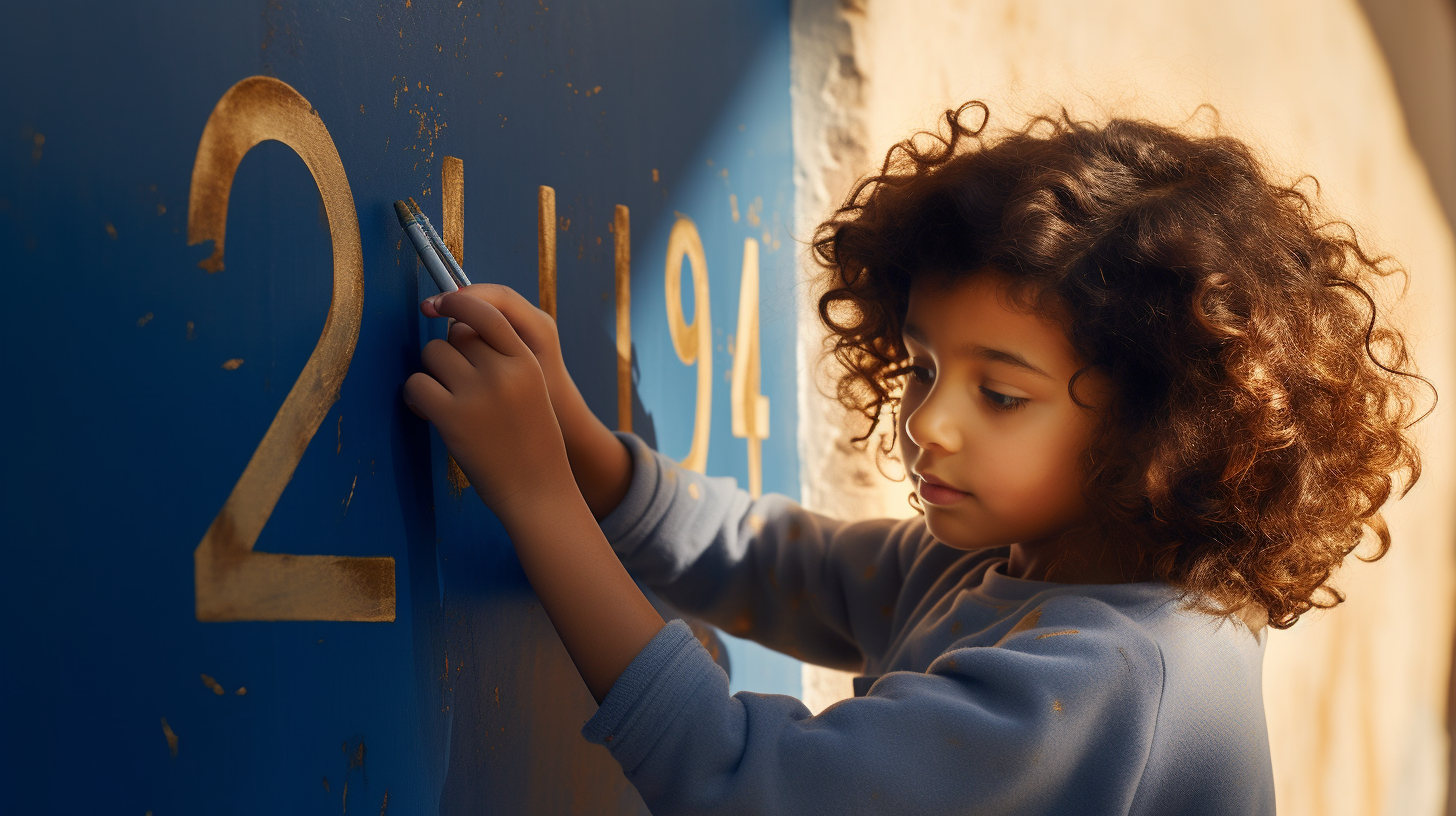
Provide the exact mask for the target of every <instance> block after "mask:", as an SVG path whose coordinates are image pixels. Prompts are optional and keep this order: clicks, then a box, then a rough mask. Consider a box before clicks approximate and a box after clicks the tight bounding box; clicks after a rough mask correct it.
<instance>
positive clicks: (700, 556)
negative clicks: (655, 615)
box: [601, 433, 923, 670]
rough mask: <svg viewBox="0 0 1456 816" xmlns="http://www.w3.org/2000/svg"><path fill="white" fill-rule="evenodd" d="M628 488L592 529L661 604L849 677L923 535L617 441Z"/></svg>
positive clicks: (883, 643) (868, 649)
mask: <svg viewBox="0 0 1456 816" xmlns="http://www.w3.org/2000/svg"><path fill="white" fill-rule="evenodd" d="M617 436H618V437H619V438H620V439H621V440H622V442H623V443H624V444H625V445H626V446H627V448H628V450H629V451H630V452H631V455H632V464H633V472H632V483H631V486H630V487H629V489H628V491H627V495H626V496H625V497H624V498H623V500H622V502H621V503H620V504H619V505H618V506H617V508H616V509H615V510H614V511H613V512H612V513H611V514H609V515H608V516H607V517H605V518H603V519H602V520H601V527H602V532H603V533H604V534H605V535H606V538H607V540H608V541H609V542H611V545H612V548H613V549H614V550H615V551H616V553H617V555H618V557H620V558H621V560H622V563H623V564H624V565H625V566H626V567H627V570H628V571H629V572H631V573H632V574H633V575H634V576H636V577H637V578H638V579H639V580H641V581H642V582H643V583H645V584H647V585H648V586H649V587H651V588H652V590H653V591H654V592H656V593H657V594H658V595H659V596H661V597H662V598H663V599H665V600H666V601H668V602H669V603H671V604H672V605H673V606H674V607H676V608H678V609H680V610H682V611H683V612H685V613H688V614H690V615H694V616H696V617H699V618H702V619H704V620H706V621H708V622H710V623H712V624H714V625H716V626H718V627H720V628H721V629H723V630H724V631H726V632H728V633H729V634H732V635H736V636H738V637H746V638H751V639H753V640H756V641H758V642H759V643H762V644H764V645H765V646H768V647H769V648H772V649H776V650H778V651H780V652H783V653H785V654H789V655H793V656H794V657H797V658H799V659H801V660H806V661H809V662H812V663H817V664H820V665H825V666H834V667H838V668H842V669H848V670H859V669H861V667H862V666H863V665H864V664H865V661H866V660H867V659H874V658H877V657H879V656H880V655H882V654H883V653H884V651H885V650H886V649H887V648H888V645H889V641H890V635H891V620H892V610H893V609H894V608H895V606H896V603H897V602H898V600H899V595H900V590H901V587H902V584H903V578H904V575H905V573H906V571H907V570H908V568H909V566H910V564H911V563H912V560H913V558H914V552H915V550H916V548H917V546H918V545H919V544H920V543H921V539H922V538H923V536H921V535H919V534H917V533H915V532H914V528H913V527H912V526H911V525H909V524H906V523H903V522H897V521H896V520H894V519H877V520H874V521H865V522H858V523H850V522H844V521H839V520H836V519H831V518H829V517H826V516H822V515H820V514H818V513H812V512H810V511H807V510H805V509H804V508H803V507H800V506H799V505H798V504H796V503H795V502H793V501H792V500H790V499H788V498H787V497H785V496H780V495H775V494H769V495H766V496H763V497H762V498H760V499H758V500H756V501H755V500H753V499H751V498H750V497H749V495H748V493H747V491H744V490H740V489H738V486H737V482H736V481H735V480H734V479H732V478H712V477H707V476H702V475H700V474H698V473H694V472H692V471H689V470H686V469H684V468H682V467H680V466H679V465H678V464H677V463H676V462H674V461H672V460H671V459H669V458H667V457H665V456H663V455H661V454H659V453H657V452H655V451H653V450H652V449H651V448H649V447H648V446H647V444H646V443H645V442H643V441H642V440H641V439H639V438H638V437H636V436H634V435H632V434H629V433H618V434H617Z"/></svg>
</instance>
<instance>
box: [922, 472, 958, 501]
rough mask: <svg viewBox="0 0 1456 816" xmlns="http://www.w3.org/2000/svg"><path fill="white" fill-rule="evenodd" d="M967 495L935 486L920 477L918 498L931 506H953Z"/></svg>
mask: <svg viewBox="0 0 1456 816" xmlns="http://www.w3.org/2000/svg"><path fill="white" fill-rule="evenodd" d="M969 495H970V494H969V493H965V492H962V491H960V490H956V489H955V488H953V487H946V486H945V485H942V484H936V483H935V482H932V481H931V480H930V479H929V478H927V477H925V476H921V477H920V498H922V499H924V500H926V501H928V502H930V503H931V504H954V503H956V502H958V501H960V500H961V499H964V498H965V497H966V496H969Z"/></svg>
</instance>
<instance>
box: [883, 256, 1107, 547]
mask: <svg viewBox="0 0 1456 816" xmlns="http://www.w3.org/2000/svg"><path fill="white" fill-rule="evenodd" d="M1006 283H1007V278H1006V277H1005V276H1004V275H1003V274H1001V273H999V272H995V271H984V272H980V273H978V274H976V275H974V276H973V277H971V278H969V279H968V280H964V281H960V282H957V283H954V284H951V285H950V286H949V288H947V287H946V286H945V285H942V284H939V283H938V282H935V281H933V280H932V281H927V280H925V276H921V278H920V280H917V281H916V282H915V284H914V285H913V286H912V288H911V290H910V305H909V310H908V312H907V314H906V318H905V329H904V342H905V348H906V349H907V350H908V351H909V353H910V360H909V365H910V366H912V369H911V371H910V373H909V374H908V375H907V379H906V382H905V391H904V397H903V402H902V403H901V406H900V411H899V423H900V428H899V431H900V440H901V441H900V445H901V454H902V455H903V456H904V461H905V467H906V469H907V470H908V472H909V473H910V475H911V478H913V479H914V480H915V486H916V490H917V491H918V492H919V494H920V498H921V500H922V503H923V504H924V506H925V520H926V524H927V525H928V526H929V528H930V532H931V534H932V535H934V536H935V537H936V539H937V540H939V541H940V542H942V543H944V544H947V545H949V546H951V547H955V548H957V549H964V550H971V549H979V548H982V547H999V546H1004V545H1008V544H1020V545H1023V546H1030V545H1035V544H1038V543H1040V542H1049V541H1052V540H1054V539H1056V538H1058V537H1059V536H1060V534H1061V533H1063V532H1066V531H1068V530H1070V529H1072V528H1074V527H1077V526H1078V525H1079V524H1080V523H1081V522H1083V521H1084V520H1085V518H1086V514H1087V507H1086V504H1085V501H1084V499H1083V497H1082V468H1081V466H1082V461H1083V454H1084V453H1085V451H1086V450H1087V446H1088V443H1089V441H1090V438H1091V433H1092V430H1093V427H1094V424H1095V421H1096V417H1095V416H1094V415H1093V414H1092V412H1091V411H1088V410H1086V409H1083V408H1082V407H1080V406H1078V405H1077V403H1075V402H1073V401H1072V397H1071V395H1070V394H1069V393H1068V391H1067V384H1068V382H1070V381H1071V379H1072V375H1074V374H1076V373H1077V371H1079V370H1080V369H1081V368H1082V367H1083V363H1082V362H1081V361H1080V360H1079V359H1078V357H1077V355H1076V353H1075V352H1074V351H1073V350H1072V346H1071V344H1070V343H1069V342H1068V341H1067V338H1066V335H1065V333H1064V332H1063V329H1062V326H1061V325H1060V324H1059V323H1058V322H1056V321H1055V320H1053V319H1051V318H1048V317H1045V316H1041V315H1036V314H1032V313H1029V312H1026V311H1022V310H1020V309H1017V308H1015V307H1013V306H1012V305H1011V304H1010V303H1009V302H1008V301H1007V300H1006V298H1005V296H1004V294H1003V287H1004V286H1005V284H1006ZM1105 382H1106V381H1105V379H1102V378H1101V377H1100V375H1099V374H1098V373H1097V372H1096V371H1095V370H1094V371H1090V372H1088V373H1087V374H1085V375H1083V376H1082V377H1081V378H1080V379H1079V380H1078V381H1077V394H1078V397H1079V398H1080V399H1081V400H1082V401H1083V402H1085V403H1088V404H1090V405H1093V406H1098V407H1100V406H1101V405H1102V404H1104V402H1105V399H1104V397H1105V395H1106V393H1107V392H1106V385H1105ZM1013 560H1016V559H1013Z"/></svg>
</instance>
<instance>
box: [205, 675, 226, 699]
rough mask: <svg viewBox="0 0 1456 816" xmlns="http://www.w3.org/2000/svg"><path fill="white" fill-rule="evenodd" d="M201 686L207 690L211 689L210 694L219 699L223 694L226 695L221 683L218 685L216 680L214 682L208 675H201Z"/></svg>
mask: <svg viewBox="0 0 1456 816" xmlns="http://www.w3.org/2000/svg"><path fill="white" fill-rule="evenodd" d="M202 684H203V685H204V686H207V687H208V688H210V689H212V693H213V694H216V695H217V696H219V697H221V696H222V695H223V694H225V693H226V692H225V691H223V688H222V683H219V682H217V681H216V680H214V679H213V678H212V676H211V675H208V674H204V675H202Z"/></svg>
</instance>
